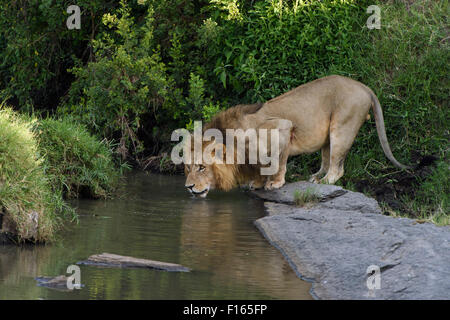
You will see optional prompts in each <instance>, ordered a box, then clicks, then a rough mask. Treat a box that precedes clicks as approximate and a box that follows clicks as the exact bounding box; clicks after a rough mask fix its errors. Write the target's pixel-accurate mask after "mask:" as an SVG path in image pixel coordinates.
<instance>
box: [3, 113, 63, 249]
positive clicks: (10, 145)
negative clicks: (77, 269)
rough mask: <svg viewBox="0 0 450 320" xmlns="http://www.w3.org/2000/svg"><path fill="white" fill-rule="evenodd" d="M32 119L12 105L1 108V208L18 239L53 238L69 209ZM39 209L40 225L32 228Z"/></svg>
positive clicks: (38, 219)
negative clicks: (33, 215) (54, 181)
mask: <svg viewBox="0 0 450 320" xmlns="http://www.w3.org/2000/svg"><path fill="white" fill-rule="evenodd" d="M31 125H32V123H31V122H30V121H27V120H25V119H23V118H22V117H20V116H18V115H17V114H15V113H14V112H13V111H12V110H11V109H5V108H1V109H0V128H1V130H0V211H2V210H1V209H3V210H5V211H6V213H7V214H8V216H9V217H10V218H11V219H12V221H13V222H14V225H15V229H16V230H17V236H18V237H19V240H21V239H26V238H28V237H29V236H33V237H34V240H36V241H42V240H47V239H49V238H52V237H53V235H54V232H55V230H56V229H57V228H58V226H59V224H60V222H61V217H62V213H66V214H67V213H69V212H70V210H68V207H67V206H66V204H65V203H64V201H63V199H62V194H61V192H60V190H58V189H52V185H51V181H50V180H49V178H48V176H47V175H46V174H45V172H44V168H43V163H44V161H45V159H44V158H43V157H42V156H41V155H40V154H39V149H38V142H37V139H36V136H35V134H34V133H33V131H32V128H31ZM33 212H34V213H37V217H36V220H37V221H38V229H37V230H36V232H32V233H31V232H29V230H30V229H31V227H32V226H31V225H30V223H29V219H30V218H29V216H30V214H31V213H33Z"/></svg>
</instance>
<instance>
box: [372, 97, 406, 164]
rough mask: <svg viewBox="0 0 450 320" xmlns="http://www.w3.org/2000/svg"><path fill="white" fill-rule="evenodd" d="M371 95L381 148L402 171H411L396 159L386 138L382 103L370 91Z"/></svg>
mask: <svg viewBox="0 0 450 320" xmlns="http://www.w3.org/2000/svg"><path fill="white" fill-rule="evenodd" d="M370 95H371V98H372V109H373V114H374V117H375V124H376V126H377V133H378V138H379V139H380V143H381V147H382V148H383V151H384V154H385V155H386V157H387V158H388V159H389V160H390V161H391V162H392V163H393V164H394V165H395V166H396V167H397V168H400V169H410V168H411V167H409V166H405V165H403V164H401V163H400V162H398V161H397V159H395V157H394V155H393V154H392V151H391V147H390V146H389V142H388V139H387V136H386V128H385V126H384V118H383V110H382V109H381V105H380V101H378V98H377V96H376V95H375V94H374V93H373V92H372V90H370Z"/></svg>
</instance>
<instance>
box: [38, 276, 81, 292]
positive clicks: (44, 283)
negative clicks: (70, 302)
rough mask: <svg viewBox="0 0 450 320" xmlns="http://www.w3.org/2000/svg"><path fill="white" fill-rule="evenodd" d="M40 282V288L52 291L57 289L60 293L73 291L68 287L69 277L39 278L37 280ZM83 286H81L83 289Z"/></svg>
mask: <svg viewBox="0 0 450 320" xmlns="http://www.w3.org/2000/svg"><path fill="white" fill-rule="evenodd" d="M35 279H36V281H37V282H38V284H37V285H38V286H39V287H46V288H50V289H55V290H59V291H72V290H71V289H69V288H68V287H67V280H68V277H66V276H57V277H37V278H35ZM82 286H83V285H81V287H82Z"/></svg>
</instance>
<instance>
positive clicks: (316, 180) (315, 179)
mask: <svg viewBox="0 0 450 320" xmlns="http://www.w3.org/2000/svg"><path fill="white" fill-rule="evenodd" d="M309 182H312V183H320V179H319V177H318V176H317V175H315V174H313V175H312V176H311V177H310V178H309Z"/></svg>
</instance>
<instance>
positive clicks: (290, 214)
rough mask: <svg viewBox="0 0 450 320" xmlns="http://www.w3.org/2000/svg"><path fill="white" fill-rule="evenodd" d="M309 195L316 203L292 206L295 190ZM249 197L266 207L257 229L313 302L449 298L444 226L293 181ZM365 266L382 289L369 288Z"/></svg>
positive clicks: (449, 245) (448, 231) (448, 238)
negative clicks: (315, 197)
mask: <svg viewBox="0 0 450 320" xmlns="http://www.w3.org/2000/svg"><path fill="white" fill-rule="evenodd" d="M311 188H313V189H314V191H315V193H316V194H317V195H318V196H319V199H320V201H319V202H318V203H317V204H316V205H314V206H313V207H311V208H309V209H308V208H301V207H297V206H295V205H294V202H295V201H294V192H295V190H299V191H300V192H302V191H304V190H306V189H311ZM252 193H253V194H254V195H256V196H257V197H260V198H262V199H265V200H269V201H271V202H266V203H265V206H266V209H267V211H268V214H269V215H268V216H266V217H264V218H261V219H258V220H257V221H255V224H256V226H257V227H258V229H259V230H260V231H261V232H262V233H263V235H264V236H265V237H266V238H267V239H268V240H269V242H270V243H272V244H273V245H274V246H275V247H277V248H278V249H279V250H280V251H281V252H282V253H283V254H284V256H285V257H286V259H287V260H288V261H289V263H290V264H291V266H292V268H293V269H294V270H295V271H296V272H297V274H298V275H299V276H300V277H301V278H304V279H306V280H309V281H312V282H313V284H312V288H311V293H312V294H313V296H314V297H315V298H318V299H450V228H449V227H438V226H435V225H434V224H431V223H424V224H421V223H418V222H417V221H415V220H413V219H408V218H393V217H388V216H384V215H382V214H381V210H380V208H379V207H378V204H377V202H376V201H375V200H374V199H371V198H368V197H366V196H365V195H363V194H361V193H357V192H351V191H347V190H344V189H342V188H341V187H337V186H329V185H317V184H311V183H308V182H296V183H290V184H287V185H285V186H284V187H282V188H281V189H279V190H275V191H270V192H266V191H253V192H252ZM369 266H376V268H379V270H380V280H381V282H380V284H381V286H380V289H377V288H373V286H371V285H370V284H371V283H374V282H371V279H374V277H373V275H369V274H367V272H368V268H369ZM368 281H369V282H370V283H369V286H368V284H367V283H368ZM369 287H370V288H371V289H369Z"/></svg>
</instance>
